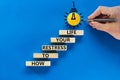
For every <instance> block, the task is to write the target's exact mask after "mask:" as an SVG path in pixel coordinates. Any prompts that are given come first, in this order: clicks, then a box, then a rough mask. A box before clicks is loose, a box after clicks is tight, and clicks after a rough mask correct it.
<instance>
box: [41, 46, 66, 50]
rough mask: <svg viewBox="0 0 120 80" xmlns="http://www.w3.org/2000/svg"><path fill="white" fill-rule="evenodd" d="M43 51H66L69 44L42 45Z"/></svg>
mask: <svg viewBox="0 0 120 80" xmlns="http://www.w3.org/2000/svg"><path fill="white" fill-rule="evenodd" d="M42 50H43V51H66V50H67V45H42Z"/></svg>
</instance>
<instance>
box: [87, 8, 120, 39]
mask: <svg viewBox="0 0 120 80" xmlns="http://www.w3.org/2000/svg"><path fill="white" fill-rule="evenodd" d="M101 15H106V16H107V17H108V18H115V19H116V22H111V23H109V22H106V23H99V22H90V23H89V24H90V25H91V26H92V27H93V28H96V29H97V30H101V31H105V32H107V33H109V34H110V35H112V36H113V37H114V38H116V39H118V40H120V6H115V7H105V6H100V7H98V8H97V10H96V11H95V12H94V13H93V14H91V15H90V16H89V17H88V19H89V20H91V19H94V18H96V17H99V18H104V17H102V16H101Z"/></svg>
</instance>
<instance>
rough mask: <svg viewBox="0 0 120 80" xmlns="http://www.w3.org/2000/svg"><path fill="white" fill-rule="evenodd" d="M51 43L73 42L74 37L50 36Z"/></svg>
mask: <svg viewBox="0 0 120 80" xmlns="http://www.w3.org/2000/svg"><path fill="white" fill-rule="evenodd" d="M51 43H75V38H72V37H57V38H51Z"/></svg>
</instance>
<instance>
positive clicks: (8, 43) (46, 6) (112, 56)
mask: <svg viewBox="0 0 120 80" xmlns="http://www.w3.org/2000/svg"><path fill="white" fill-rule="evenodd" d="M74 1H75V6H76V8H77V9H78V11H79V12H81V13H82V15H83V16H84V19H87V17H88V16H89V15H90V14H91V13H92V12H93V11H94V10H95V9H96V8H97V7H98V6H99V5H103V6H116V5H120V0H74ZM71 7H72V0H0V80H120V41H118V40H116V39H114V38H113V37H111V36H110V35H108V34H107V33H105V32H101V31H97V30H95V29H93V28H91V27H90V26H89V25H88V24H87V23H84V22H82V25H81V26H80V27H79V29H81V30H82V29H83V30H84V31H85V35H84V36H82V37H77V42H76V43H75V44H71V45H69V47H68V51H66V52H60V53H59V54H60V58H59V59H58V60H55V59H54V60H52V64H51V65H52V66H51V67H42V68H27V67H26V66H25V61H26V60H30V61H32V60H33V53H34V52H42V50H41V46H42V45H46V44H50V38H51V37H58V31H59V30H60V29H68V28H66V26H65V21H64V14H65V12H69V10H70V8H71Z"/></svg>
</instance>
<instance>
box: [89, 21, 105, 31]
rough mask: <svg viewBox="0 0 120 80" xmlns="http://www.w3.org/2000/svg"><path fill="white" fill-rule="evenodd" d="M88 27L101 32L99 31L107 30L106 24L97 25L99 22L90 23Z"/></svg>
mask: <svg viewBox="0 0 120 80" xmlns="http://www.w3.org/2000/svg"><path fill="white" fill-rule="evenodd" d="M90 25H91V26H92V27H93V28H96V29H97V30H101V31H106V30H107V26H106V24H102V23H99V22H90Z"/></svg>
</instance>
